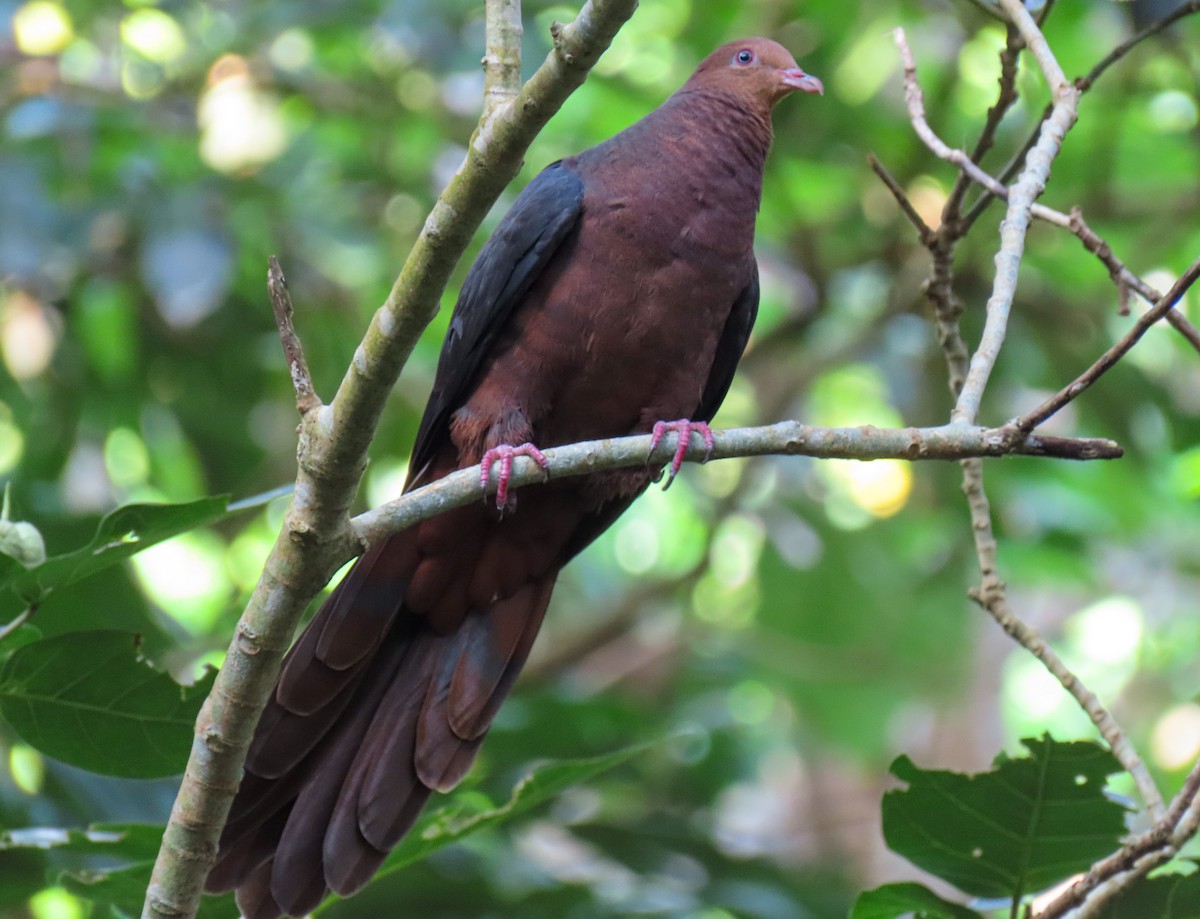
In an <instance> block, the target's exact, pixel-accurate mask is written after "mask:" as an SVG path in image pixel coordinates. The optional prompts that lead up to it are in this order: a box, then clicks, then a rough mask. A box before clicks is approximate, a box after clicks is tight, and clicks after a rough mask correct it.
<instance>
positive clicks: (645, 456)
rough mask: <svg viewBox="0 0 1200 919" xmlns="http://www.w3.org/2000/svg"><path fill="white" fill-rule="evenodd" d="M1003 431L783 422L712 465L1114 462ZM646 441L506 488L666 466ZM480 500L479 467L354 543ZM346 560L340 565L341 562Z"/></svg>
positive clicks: (580, 458) (590, 450)
mask: <svg viewBox="0 0 1200 919" xmlns="http://www.w3.org/2000/svg"><path fill="white" fill-rule="evenodd" d="M1003 430H1004V429H1000V428H982V427H975V426H972V425H962V424H947V425H941V426H939V427H932V428H876V427H873V426H872V425H863V426H861V427H857V428H819V427H812V426H810V425H806V424H801V423H800V422H798V421H780V422H778V423H776V424H771V425H765V426H763V427H754V428H736V429H733V430H728V431H717V432H715V434H714V441H715V443H714V447H713V450H712V453H711V458H713V459H732V458H734V457H743V456H770V455H775V456H812V457H817V458H821V459H856V460H877V459H902V460H959V459H963V458H964V457H971V456H1007V455H1021V456H1051V457H1056V458H1059V459H1073V460H1098V459H1117V458H1119V457H1120V456H1121V455H1122V450H1121V448H1120V446H1118V445H1117V444H1116V443H1114V442H1113V441H1111V440H1106V439H1103V438H1058V437H1039V436H1031V437H1029V438H1028V439H1026V440H1021V439H1019V438H1014V437H1011V436H1006V435H1004V434H1003V433H1002V432H1003ZM649 449H650V435H649V434H640V435H637V436H633V437H618V438H612V439H609V440H593V441H588V442H586V443H578V444H570V445H568V446H563V447H554V448H551V449H548V450H546V451H544V452H545V455H546V459H547V460H548V461H549V470H548V471H547V470H544V469H543V468H542V467H541V466H540V465H538V464H537V463H535V462H534V461H533V460H530V459H527V458H525V457H518V458H517V459H516V460H515V461H514V462H513V468H512V479H511V480H510V486H509V487H510V488H516V487H518V486H521V485H531V484H534V483H537V482H544V481H546V479H547V476H548V477H549V478H550V479H551V480H554V479H560V478H566V477H568V476H576V475H584V474H586V473H591V472H598V471H601V470H606V469H623V468H630V467H634V466H645V465H650V466H653V467H655V468H657V467H659V466H662V464H663V463H664V462H665V461H666V460H667V459H668V458H669V456H670V455H671V453H672V451H673V450H674V441H673V440H672V439H671V438H670V437H667V438H664V440H663V442H662V443H661V444H659V446H658V448H657V449H656V450H655V452H654V453H653V454H650V453H649ZM704 457H705V448H704V446H703V445H702V444H701V443H700V442H699V440H696V441H695V442H694V443H693V444H692V445H691V448H690V449H689V450H688V453H687V459H688V460H689V461H692V462H696V461H701V460H703V459H704ZM482 495H483V489H482V488H481V486H480V483H479V467H478V466H472V467H470V468H468V469H460V470H458V471H457V472H453V473H451V474H450V475H448V476H446V477H445V478H442V479H439V480H438V481H437V482H434V483H432V484H430V485H426V486H425V487H423V488H418V489H415V490H413V491H411V492H409V493H408V494H405V495H402V496H401V497H399V498H397V499H395V500H394V501H389V502H388V503H387V504H383V505H381V506H379V507H377V508H374V509H373V510H370V511H367V512H366V513H363V514H360V515H358V516H357V517H355V518H354V519H353V520H352V521H351V529H352V531H353V533H354V535H355V537H356V539H357V541H358V545H357V546H356V548H357V549H358V550H360V551H361V550H363V549H365V548H366V547H368V546H370V545H372V544H374V543H375V542H378V541H379V540H380V539H384V538H386V537H388V536H391V535H392V534H393V533H397V532H399V531H400V530H404V529H407V528H408V527H410V526H412V525H414V524H415V523H418V522H420V521H421V520H424V519H426V518H428V517H432V516H434V515H435V514H440V513H442V512H443V511H447V510H450V509H451V508H454V507H461V506H462V505H464V504H469V503H470V502H472V501H478V500H479V499H480V497H482ZM344 560H345V559H343V561H344Z"/></svg>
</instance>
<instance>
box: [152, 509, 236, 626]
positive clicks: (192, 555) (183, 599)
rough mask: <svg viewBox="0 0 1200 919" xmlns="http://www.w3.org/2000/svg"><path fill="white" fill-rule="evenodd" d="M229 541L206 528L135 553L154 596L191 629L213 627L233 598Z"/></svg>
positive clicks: (166, 609)
mask: <svg viewBox="0 0 1200 919" xmlns="http://www.w3.org/2000/svg"><path fill="white" fill-rule="evenodd" d="M224 553H225V543H224V542H223V541H222V540H221V539H220V538H219V537H218V536H216V535H215V534H213V533H211V532H206V531H199V532H192V533H185V534H183V535H182V536H176V537H175V538H174V539H171V540H168V541H167V542H162V543H159V544H158V545H156V546H151V547H150V548H149V549H145V550H143V551H141V552H139V553H138V554H137V555H135V556H134V557H133V568H134V571H135V572H136V573H137V577H138V580H139V581H140V582H141V585H142V587H143V589H145V591H146V593H147V594H148V595H149V596H150V598H151V599H152V600H153V601H154V602H155V603H156V604H158V605H159V606H160V607H161V608H162V610H163V611H164V612H165V613H166V614H167V615H169V616H170V617H171V618H172V619H174V620H175V621H176V622H178V623H179V624H180V625H182V626H183V627H184V628H185V629H187V630H188V631H189V632H191V633H193V634H196V635H202V634H204V633H206V632H207V631H208V630H209V629H211V628H212V627H213V625H214V623H215V622H216V621H217V619H218V617H220V616H221V615H222V614H223V613H224V612H225V609H226V605H227V604H228V603H229V600H230V592H229V587H228V584H227V582H226V580H225V578H224Z"/></svg>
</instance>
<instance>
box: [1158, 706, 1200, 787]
mask: <svg viewBox="0 0 1200 919" xmlns="http://www.w3.org/2000/svg"><path fill="white" fill-rule="evenodd" d="M1150 755H1151V756H1152V757H1153V758H1154V763H1155V765H1157V766H1158V767H1159V768H1160V769H1170V770H1176V769H1187V768H1189V767H1190V766H1191V765H1192V764H1193V763H1195V762H1196V760H1197V758H1200V705H1197V704H1196V703H1195V702H1185V703H1182V704H1180V705H1176V706H1174V707H1173V708H1170V709H1167V711H1165V712H1163V714H1162V715H1161V716H1160V717H1159V719H1158V720H1157V721H1156V722H1155V723H1154V729H1153V732H1152V733H1151V735H1150Z"/></svg>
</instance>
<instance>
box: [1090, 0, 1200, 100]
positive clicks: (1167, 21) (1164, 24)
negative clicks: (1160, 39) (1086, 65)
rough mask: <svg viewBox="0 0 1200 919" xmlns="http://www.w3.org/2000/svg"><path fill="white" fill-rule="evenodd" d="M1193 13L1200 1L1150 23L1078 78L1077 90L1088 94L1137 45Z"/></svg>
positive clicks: (1185, 5) (1194, 1)
mask: <svg viewBox="0 0 1200 919" xmlns="http://www.w3.org/2000/svg"><path fill="white" fill-rule="evenodd" d="M1193 13H1200V0H1189V2H1187V3H1183V4H1181V5H1179V6H1177V7H1176V8H1175V9H1174V10H1172V11H1171V12H1170V13H1168V14H1167V15H1166V16H1164V17H1163V18H1162V19H1160V20H1158V21H1157V22H1152V23H1150V25H1148V26H1146V28H1144V29H1142V31H1140V32H1138V33H1137V34H1136V35H1134V36H1133V37H1132V38H1129V39H1127V40H1125V41H1123V42H1121V44H1119V45H1117V47H1115V48H1113V50H1112V51H1110V52H1109V53H1108V54H1106V55H1104V57H1102V58H1101V59H1100V62H1099V63H1098V64H1096V66H1095V67H1093V68H1092V69H1091V70H1089V71H1088V73H1087V76H1082V77H1076V79H1075V86H1076V88H1077V89H1078V90H1079V91H1080V92H1087V90H1089V89H1091V88H1092V84H1093V83H1095V82H1096V81H1097V80H1098V79H1100V77H1101V75H1102V74H1103V73H1104V71H1106V70H1108V68H1109V67H1111V66H1112V65H1113V64H1115V63H1116V62H1117V61H1119V60H1120V59H1121V58H1123V57H1124V56H1125V55H1126V54H1128V53H1129V52H1130V51H1132V50H1133V49H1134V48H1135V47H1136V46H1137V45H1139V44H1141V43H1142V42H1143V41H1145V40H1146V39H1147V38H1150V37H1151V36H1152V35H1157V34H1158V33H1159V32H1161V31H1162V30H1163V29H1166V28H1168V27H1170V26H1171V25H1173V24H1174V23H1176V22H1178V21H1179V20H1180V19H1182V18H1183V17H1184V16H1190V15H1192V14H1193Z"/></svg>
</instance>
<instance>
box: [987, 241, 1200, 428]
mask: <svg viewBox="0 0 1200 919" xmlns="http://www.w3.org/2000/svg"><path fill="white" fill-rule="evenodd" d="M1197 278H1200V259H1197V260H1196V261H1194V262H1192V264H1191V265H1190V266H1189V267H1188V270H1187V271H1185V272H1184V273H1183V275H1182V276H1181V277H1180V278H1179V280H1178V281H1176V282H1175V283H1174V284H1173V285H1171V289H1170V290H1169V291H1167V292H1166V294H1164V295H1163V296H1162V297H1161V298H1160V299H1159V301H1158V302H1157V303H1156V304H1154V306H1153V307H1152V308H1151V309H1148V310H1146V312H1144V313H1143V314H1142V315H1141V316H1139V317H1138V320H1137V322H1136V323H1134V326H1133V328H1132V329H1130V330H1129V331H1128V332H1126V333H1125V335H1124V336H1123V337H1122V338H1121V340H1120V341H1119V342H1117V343H1116V344H1115V345H1113V346H1112V347H1111V348H1109V349H1108V350H1107V351H1105V352H1104V354H1102V355H1101V356H1100V358H1099V359H1098V360H1097V361H1096V362H1095V363H1094V364H1092V366H1091V367H1089V368H1088V369H1087V370H1085V371H1084V372H1083V373H1081V374H1080V375H1079V376H1078V377H1076V379H1075V380H1073V381H1072V382H1071V383H1070V384H1068V385H1067V386H1064V387H1063V388H1062V389H1061V390H1059V391H1058V392H1057V393H1055V394H1054V395H1053V396H1051V397H1050V398H1049V399H1047V400H1046V401H1045V402H1043V403H1042V404H1041V405H1039V406H1038V407H1037V408H1035V409H1034V410H1033V411H1032V412H1030V413H1029V414H1027V415H1022V416H1021V417H1020V418H1018V419H1016V420H1015V421H1013V422H1011V423H1010V424H1009V425H1008V427H1011V428H1013V429H1015V430H1016V431H1018V432H1020V433H1021V434H1028V433H1029V432H1030V431H1032V430H1033V429H1034V428H1036V427H1037V426H1038V425H1039V424H1041V423H1042V422H1043V421H1045V420H1046V419H1047V418H1050V417H1051V416H1052V415H1054V414H1055V413H1056V412H1058V411H1059V410H1060V409H1061V408H1062V407H1063V406H1064V405H1066V404H1067V403H1068V402H1070V401H1071V400H1072V399H1074V398H1075V397H1076V396H1078V395H1079V394H1080V393H1082V392H1083V391H1084V390H1086V389H1087V388H1088V387H1090V386H1091V385H1092V384H1093V383H1095V382H1096V381H1097V380H1098V379H1100V377H1102V376H1103V375H1104V374H1105V373H1107V372H1108V371H1109V370H1111V369H1112V367H1113V366H1114V365H1115V364H1116V363H1117V361H1119V360H1120V359H1121V358H1123V357H1124V356H1125V355H1126V354H1128V353H1129V350H1130V349H1131V348H1132V347H1133V346H1134V345H1136V344H1137V343H1138V341H1139V340H1140V339H1141V337H1142V336H1143V335H1144V334H1146V330H1147V329H1149V328H1150V326H1152V325H1154V323H1156V322H1158V320H1159V319H1161V318H1162V317H1163V316H1165V315H1167V314H1169V313H1170V312H1171V310H1172V309H1173V308H1174V306H1175V304H1176V303H1178V302H1179V301H1180V300H1181V299H1182V298H1183V295H1184V294H1186V293H1187V291H1188V289H1189V288H1190V287H1191V286H1192V285H1193V284H1195V283H1196V279H1197Z"/></svg>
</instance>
